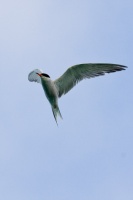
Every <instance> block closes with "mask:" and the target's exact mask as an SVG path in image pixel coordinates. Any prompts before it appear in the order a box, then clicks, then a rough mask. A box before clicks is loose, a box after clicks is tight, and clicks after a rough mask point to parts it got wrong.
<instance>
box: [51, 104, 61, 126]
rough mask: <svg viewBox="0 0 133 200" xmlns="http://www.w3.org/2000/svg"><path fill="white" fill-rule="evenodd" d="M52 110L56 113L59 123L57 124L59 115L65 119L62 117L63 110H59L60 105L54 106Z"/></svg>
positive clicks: (55, 116)
mask: <svg viewBox="0 0 133 200" xmlns="http://www.w3.org/2000/svg"><path fill="white" fill-rule="evenodd" d="M52 111H53V115H54V118H55V121H56V123H57V125H58V122H57V117H58V116H60V118H61V119H63V118H62V115H61V112H60V110H59V107H58V106H56V107H52Z"/></svg>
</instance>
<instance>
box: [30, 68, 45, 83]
mask: <svg viewBox="0 0 133 200" xmlns="http://www.w3.org/2000/svg"><path fill="white" fill-rule="evenodd" d="M37 73H38V74H41V73H42V71H41V70H40V69H35V70H33V71H32V72H30V73H29V75H28V80H29V81H31V82H33V81H34V82H37V83H41V78H40V76H38V75H37Z"/></svg>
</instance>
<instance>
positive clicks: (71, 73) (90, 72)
mask: <svg viewBox="0 0 133 200" xmlns="http://www.w3.org/2000/svg"><path fill="white" fill-rule="evenodd" d="M125 69H126V66H123V65H117V64H106V63H86V64H79V65H74V66H72V67H70V68H68V69H67V71H66V72H65V73H64V74H63V75H62V76H61V77H59V78H58V79H56V80H55V81H54V83H55V85H56V87H57V90H58V96H59V97H61V96H62V95H63V94H66V93H67V92H68V91H69V90H71V89H72V88H73V87H74V86H75V85H76V84H77V83H78V82H79V81H81V80H83V79H85V78H93V77H97V76H101V75H104V74H105V73H112V72H117V71H121V70H125Z"/></svg>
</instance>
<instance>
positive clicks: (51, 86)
mask: <svg viewBox="0 0 133 200" xmlns="http://www.w3.org/2000/svg"><path fill="white" fill-rule="evenodd" d="M126 68H127V67H126V66H123V65H119V64H108V63H107V64H106V63H86V64H78V65H74V66H72V67H69V68H68V69H67V70H66V72H65V73H64V74H63V75H62V76H61V77H59V78H58V79H56V80H54V81H53V80H52V79H51V78H50V76H49V75H48V74H45V73H43V72H42V70H40V69H35V70H33V71H32V72H30V73H29V75H28V80H29V81H31V82H33V81H34V82H37V83H41V85H42V87H43V90H44V92H45V95H46V97H47V99H48V101H49V103H50V105H51V108H52V111H53V115H54V118H55V121H56V123H57V116H60V117H61V118H62V115H61V112H60V110H59V106H58V98H59V97H61V96H62V95H64V94H66V93H67V92H69V90H71V89H72V88H73V87H74V86H75V85H76V84H77V83H78V82H80V81H81V80H83V79H86V78H93V77H97V76H102V75H104V74H105V73H112V72H117V71H122V70H125V69H126Z"/></svg>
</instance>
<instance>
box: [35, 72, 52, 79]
mask: <svg viewBox="0 0 133 200" xmlns="http://www.w3.org/2000/svg"><path fill="white" fill-rule="evenodd" d="M36 74H37V75H38V76H40V77H41V78H43V77H46V78H50V76H49V75H48V74H44V73H41V74H39V73H36Z"/></svg>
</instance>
